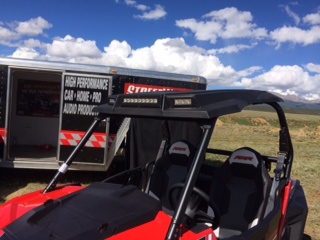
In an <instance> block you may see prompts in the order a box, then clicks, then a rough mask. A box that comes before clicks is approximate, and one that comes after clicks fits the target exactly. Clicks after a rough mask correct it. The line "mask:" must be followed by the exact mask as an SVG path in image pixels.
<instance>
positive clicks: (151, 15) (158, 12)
mask: <svg viewBox="0 0 320 240" xmlns="http://www.w3.org/2000/svg"><path fill="white" fill-rule="evenodd" d="M137 6H138V7H139V9H140V10H142V9H143V10H147V9H149V8H147V7H146V6H144V8H142V7H141V5H137ZM166 15H167V12H166V11H165V9H164V7H163V6H161V5H159V4H156V5H155V8H154V9H152V10H150V11H148V12H147V11H145V12H143V13H142V14H140V15H134V17H135V18H139V19H143V20H158V19H161V18H164V17H165V16H166Z"/></svg>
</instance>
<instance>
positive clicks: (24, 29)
mask: <svg viewBox="0 0 320 240" xmlns="http://www.w3.org/2000/svg"><path fill="white" fill-rule="evenodd" d="M16 24H17V26H16V28H15V31H16V32H17V33H18V34H20V35H27V36H37V35H40V34H43V31H44V30H45V29H49V28H51V27H52V24H50V23H49V22H48V21H47V20H45V19H43V18H42V17H37V18H32V19H30V20H29V21H26V22H17V23H16Z"/></svg>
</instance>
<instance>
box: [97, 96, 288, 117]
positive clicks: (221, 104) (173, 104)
mask: <svg viewBox="0 0 320 240" xmlns="http://www.w3.org/2000/svg"><path fill="white" fill-rule="evenodd" d="M281 101H283V100H282V99H281V98H279V97H277V96H275V95H273V94H272V93H269V92H266V91H259V90H210V91H209V90H208V91H194V92H183V93H181V92H179V93H177V92H153V93H140V94H130V95H124V94H119V95H112V96H109V98H108V103H106V104H103V105H100V106H97V107H95V108H94V109H93V111H94V112H100V113H104V114H106V115H107V116H122V117H152V118H164V119H186V118H188V119H194V120H196V119H212V118H216V117H219V116H221V115H226V114H231V113H236V112H240V111H242V110H243V108H244V107H246V106H248V105H252V104H262V103H272V102H281Z"/></svg>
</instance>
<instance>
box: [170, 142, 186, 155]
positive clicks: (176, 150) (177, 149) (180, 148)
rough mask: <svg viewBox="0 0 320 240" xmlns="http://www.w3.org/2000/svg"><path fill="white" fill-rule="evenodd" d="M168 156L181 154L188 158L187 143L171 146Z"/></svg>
mask: <svg viewBox="0 0 320 240" xmlns="http://www.w3.org/2000/svg"><path fill="white" fill-rule="evenodd" d="M169 154H170V155H171V154H181V155H186V156H187V157H189V156H190V149H189V146H188V144H187V143H185V142H181V141H179V142H176V143H174V144H172V145H171V147H170V149H169Z"/></svg>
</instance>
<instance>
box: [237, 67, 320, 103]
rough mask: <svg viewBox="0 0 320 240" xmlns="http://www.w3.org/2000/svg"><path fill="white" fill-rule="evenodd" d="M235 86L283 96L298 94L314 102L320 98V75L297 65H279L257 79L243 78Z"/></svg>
mask: <svg viewBox="0 0 320 240" xmlns="http://www.w3.org/2000/svg"><path fill="white" fill-rule="evenodd" d="M310 66H311V65H310ZM234 86H235V87H244V88H251V89H264V90H272V91H276V92H279V93H283V94H289V93H290V94H296V95H298V96H300V97H304V98H307V99H309V100H313V99H316V98H319V96H320V74H316V75H314V76H312V75H310V74H309V73H308V72H307V71H304V70H303V68H302V67H299V66H297V65H294V66H278V65H277V66H274V67H273V68H272V69H271V70H270V71H268V72H265V73H263V74H261V75H259V76H257V77H254V78H242V79H241V80H240V81H238V82H235V83H234Z"/></svg>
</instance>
